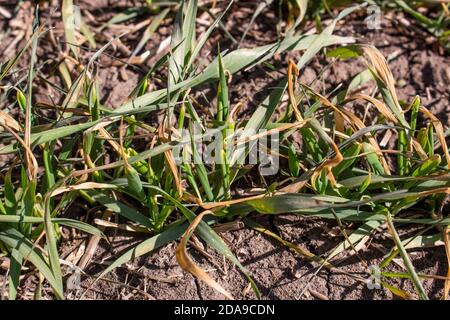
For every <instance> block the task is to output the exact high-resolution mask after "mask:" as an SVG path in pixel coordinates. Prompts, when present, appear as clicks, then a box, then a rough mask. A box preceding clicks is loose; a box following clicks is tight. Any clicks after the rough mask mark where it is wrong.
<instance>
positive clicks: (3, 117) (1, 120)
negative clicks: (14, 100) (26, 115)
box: [0, 110, 22, 132]
mask: <svg viewBox="0 0 450 320" xmlns="http://www.w3.org/2000/svg"><path fill="white" fill-rule="evenodd" d="M0 124H4V125H6V126H8V127H10V128H11V129H13V130H15V131H18V132H21V131H22V128H21V127H20V125H19V123H18V122H17V121H16V120H15V119H14V118H13V117H11V116H10V115H9V114H7V113H6V112H4V111H2V110H0Z"/></svg>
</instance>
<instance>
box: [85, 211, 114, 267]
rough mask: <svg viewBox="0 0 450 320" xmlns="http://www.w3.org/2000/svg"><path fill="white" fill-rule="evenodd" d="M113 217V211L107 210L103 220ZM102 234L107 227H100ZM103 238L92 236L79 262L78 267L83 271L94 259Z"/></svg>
mask: <svg viewBox="0 0 450 320" xmlns="http://www.w3.org/2000/svg"><path fill="white" fill-rule="evenodd" d="M111 215H112V211H110V210H108V209H107V210H105V211H104V212H103V216H102V219H109V217H110V216H111ZM98 229H99V230H100V231H101V232H104V231H105V227H103V226H100V227H99V228H98ZM100 240H101V238H100V237H99V236H95V235H93V236H91V238H90V239H89V242H88V245H87V248H86V251H85V252H84V254H83V256H82V257H81V259H80V261H79V262H78V267H80V269H81V270H85V269H86V267H87V265H88V264H89V262H90V261H91V259H92V257H93V256H94V254H95V251H96V250H97V247H98V244H99V242H100Z"/></svg>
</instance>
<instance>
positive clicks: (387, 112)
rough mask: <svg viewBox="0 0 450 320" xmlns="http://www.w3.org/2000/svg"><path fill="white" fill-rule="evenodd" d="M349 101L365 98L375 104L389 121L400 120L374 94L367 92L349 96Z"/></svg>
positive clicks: (395, 121)
mask: <svg viewBox="0 0 450 320" xmlns="http://www.w3.org/2000/svg"><path fill="white" fill-rule="evenodd" d="M348 100H349V101H354V100H365V101H367V102H369V103H371V104H372V105H374V106H375V108H377V110H378V111H379V112H380V113H381V114H382V115H383V116H384V117H385V118H386V119H387V120H389V121H391V122H393V123H395V124H397V123H398V121H397V119H396V118H395V116H394V115H393V114H392V112H391V111H390V110H389V108H388V107H387V106H386V105H385V104H384V103H383V102H381V101H380V100H378V99H375V98H374V97H372V96H369V95H367V94H362V93H361V94H356V95H354V96H352V97H350V98H348Z"/></svg>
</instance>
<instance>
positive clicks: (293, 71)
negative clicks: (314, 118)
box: [287, 59, 303, 121]
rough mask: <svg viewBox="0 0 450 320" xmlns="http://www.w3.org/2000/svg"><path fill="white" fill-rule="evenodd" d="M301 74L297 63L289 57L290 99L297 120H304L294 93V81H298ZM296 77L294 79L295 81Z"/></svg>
mask: <svg viewBox="0 0 450 320" xmlns="http://www.w3.org/2000/svg"><path fill="white" fill-rule="evenodd" d="M299 74H300V72H299V70H298V68H297V64H296V63H295V62H294V61H292V60H291V59H289V64H288V69H287V79H288V93H289V100H290V101H291V105H292V109H293V110H294V114H295V117H296V118H297V121H302V120H303V117H302V115H301V113H300V111H299V110H298V107H297V101H296V99H295V93H294V83H295V82H296V81H297V77H298V75H299ZM293 78H294V81H293Z"/></svg>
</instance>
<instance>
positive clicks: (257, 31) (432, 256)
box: [0, 0, 450, 299]
mask: <svg viewBox="0 0 450 320" xmlns="http://www.w3.org/2000/svg"><path fill="white" fill-rule="evenodd" d="M54 2H56V1H54ZM132 2H133V1H107V0H104V1H96V2H95V6H94V5H92V2H90V1H79V4H80V6H81V8H82V10H83V12H86V10H87V11H89V12H90V13H91V15H92V17H95V20H92V21H88V23H92V24H94V25H99V24H100V23H101V22H105V21H107V20H108V19H109V18H111V17H112V16H113V15H114V14H115V13H117V12H118V11H119V10H120V8H125V7H127V6H130V5H140V2H138V1H137V2H136V3H132ZM0 4H1V5H2V6H3V7H5V8H7V9H8V8H12V6H9V5H8V2H6V4H5V3H4V2H1V3H0ZM256 4H257V1H236V4H234V5H233V8H232V10H231V11H230V13H229V14H227V16H226V18H225V20H224V24H225V26H226V28H227V29H228V30H230V33H231V34H232V35H233V36H234V37H235V38H236V39H239V38H240V36H241V35H242V33H243V30H244V28H245V27H246V25H247V23H248V21H249V20H250V17H251V15H252V14H253V11H254V8H255V6H256ZM27 10H28V11H27ZM46 10H47V12H50V11H51V8H47V9H46ZM29 11H30V5H29V3H28V4H27V2H25V4H24V6H23V8H21V9H20V10H19V12H18V13H17V14H16V17H15V19H12V20H10V21H7V19H4V18H3V17H2V16H1V15H0V28H1V30H6V29H8V28H9V30H13V31H14V32H15V30H21V28H23V25H24V24H25V22H26V21H27V18H28V17H29ZM49 17H51V25H52V26H54V27H55V30H54V36H55V38H56V42H57V43H60V40H61V38H62V37H63V34H62V32H61V22H60V20H61V18H60V16H59V12H58V11H56V13H55V14H53V15H49V14H47V18H49ZM203 18H205V17H204V16H203ZM205 19H206V18H205ZM14 20H15V21H16V22H15V23H14ZM88 20H89V19H88ZM17 21H21V23H22V26H21V25H20V23H19V24H18V23H17ZM135 22H136V21H134V23H135ZM138 22H139V21H138ZM277 23H278V18H277V15H276V9H275V8H270V9H269V10H266V11H265V12H263V14H261V16H259V17H258V18H257V19H256V21H255V24H254V25H253V27H252V29H251V31H250V32H249V34H248V36H247V39H246V41H244V42H243V44H242V46H243V47H252V46H256V45H262V44H267V43H270V42H273V41H274V40H275V39H276V38H277V33H276V31H275V30H274V29H275V27H274V26H275V25H276V24H277ZM336 30H337V33H338V34H343V35H349V34H351V35H354V36H355V37H357V38H358V39H359V40H360V41H362V42H364V43H370V44H374V45H376V46H377V47H378V48H379V49H381V51H382V52H383V53H384V54H385V55H389V54H392V53H395V54H396V58H395V59H393V60H392V61H391V62H390V66H391V68H392V71H393V74H394V77H395V78H396V79H397V80H398V83H397V86H398V92H399V95H400V98H401V99H405V100H406V101H410V100H411V99H412V98H413V97H414V96H415V95H416V94H418V95H420V96H421V97H422V98H423V101H424V104H425V105H427V106H428V107H430V108H431V110H432V111H433V113H435V114H436V115H438V117H439V118H440V119H441V120H442V121H443V122H444V123H446V124H450V116H449V114H450V110H449V108H450V104H449V103H448V102H449V95H450V88H449V86H448V83H449V82H450V63H449V60H448V55H441V54H440V53H439V52H438V50H437V49H436V48H435V46H433V44H432V43H430V41H428V40H429V39H423V38H421V36H418V34H417V32H415V31H413V30H410V29H407V28H402V27H401V26H398V25H397V23H396V22H395V21H393V19H392V17H390V16H385V17H383V21H382V29H381V30H368V29H367V28H366V27H365V24H364V23H363V17H361V16H358V15H356V16H352V17H351V18H350V19H348V20H347V21H346V22H345V23H340V24H338V26H337V29H336ZM198 31H199V32H200V31H201V30H198ZM139 34H140V33H139V32H138V33H136V34H133V35H131V36H128V37H125V38H124V39H123V43H124V45H125V46H126V47H128V48H129V49H130V48H131V49H132V48H133V47H134V46H133V43H136V41H138V40H137V39H138V38H139ZM168 35H170V22H169V21H168V22H166V23H164V25H163V27H162V28H161V30H160V31H159V32H158V33H157V34H156V35H155V36H154V37H153V38H152V39H151V41H149V43H148V44H147V45H146V48H145V49H147V50H152V51H154V50H156V48H158V46H159V45H160V44H161V42H162V41H163V40H164V39H166V38H167V37H168ZM15 37H16V35H15V34H11V35H9V36H7V38H6V39H5V40H2V41H1V43H0V52H4V50H5V49H6V48H8V46H9V44H10V43H11V41H13V39H14V38H15ZM218 42H220V43H221V47H222V49H226V48H227V47H230V48H233V43H232V41H230V40H229V39H228V38H226V37H224V36H223V33H222V32H221V31H220V30H217V31H216V32H215V33H214V35H213V37H212V40H211V41H210V42H209V43H208V44H207V46H206V48H205V49H204V51H203V52H202V56H203V57H204V58H205V59H209V57H210V56H214V55H215V50H216V49H215V48H216V44H217V43H218ZM19 44H20V42H19ZM19 44H18V45H17V46H19ZM210 52H211V54H209V53H210ZM108 53H109V54H111V55H113V56H115V57H118V58H123V57H124V55H123V52H121V51H120V50H119V49H117V48H116V49H113V50H112V51H108ZM38 55H39V57H40V58H39V61H44V60H46V59H49V60H50V61H51V60H52V59H58V58H60V55H59V53H58V51H57V50H54V47H53V45H52V44H51V41H50V40H49V39H46V40H45V41H43V43H42V45H41V46H40V49H39V51H38ZM90 55H92V53H86V54H85V58H88V57H89V56H90ZM298 56H299V55H298V54H292V55H289V57H294V58H295V57H298ZM287 59H288V57H287V56H286V55H279V56H276V57H275V58H274V59H273V61H271V63H273V64H274V65H275V66H277V67H280V68H281V70H285V69H286V65H287V63H286V62H287ZM154 61H155V60H154V59H150V60H149V61H147V62H146V63H145V64H144V65H141V66H138V68H137V69H133V68H129V67H128V68H126V69H125V71H124V70H122V67H114V66H111V59H108V58H104V59H103V58H102V60H101V63H100V65H99V66H100V71H99V78H100V81H101V83H100V85H101V90H100V91H101V92H102V94H103V95H102V102H103V103H106V104H109V105H112V106H118V105H120V104H121V103H122V102H123V101H124V99H125V98H126V96H127V95H128V94H129V93H130V91H131V90H132V89H133V88H134V86H135V85H136V83H137V81H138V79H139V77H140V76H141V75H142V74H143V72H144V71H146V70H147V69H148V67H149V66H151V64H152V63H153V62H154ZM329 62H330V61H326V60H325V59H324V58H323V57H320V56H319V57H318V58H316V59H314V61H312V62H311V63H310V64H309V66H308V67H307V68H305V70H303V71H302V74H301V79H302V81H304V82H305V83H310V82H311V81H313V80H314V79H315V78H316V77H317V75H318V74H319V73H320V72H321V70H322V69H323V68H324V66H326V65H328V64H329ZM26 63H27V62H26V61H24V65H26ZM43 68H45V69H46V70H47V69H48V70H49V71H51V70H52V66H51V65H44V67H43ZM362 68H363V64H362V62H361V61H359V60H352V61H350V62H348V61H346V62H339V61H338V62H334V63H333V65H332V66H331V67H330V68H329V69H328V70H326V71H325V73H324V75H323V79H325V81H324V84H323V86H324V89H325V90H327V89H329V88H332V87H334V86H335V85H336V84H339V83H341V82H343V81H348V80H349V79H350V78H351V77H352V76H354V75H356V74H357V73H358V72H359V71H361V70H362ZM124 74H125V75H124ZM280 76H281V74H280V73H278V72H266V71H263V70H261V69H258V68H256V69H253V70H250V71H247V72H241V73H239V74H237V75H235V76H234V77H233V79H232V83H231V85H230V87H231V88H232V89H231V99H232V102H233V103H237V102H239V101H242V102H244V103H245V104H246V105H247V108H245V109H244V110H243V112H242V113H241V114H240V117H241V118H245V117H248V116H249V115H250V114H251V112H252V110H254V108H256V106H257V105H258V102H259V101H261V100H262V99H263V98H264V97H265V94H267V92H268V90H269V89H270V87H272V86H274V85H275V83H276V81H274V80H273V79H272V78H271V77H273V78H279V77H280ZM161 77H164V75H161ZM49 80H51V81H54V83H56V84H58V85H61V86H62V85H63V83H62V81H61V79H60V78H59V77H58V76H57V75H56V74H55V75H53V76H51V78H49ZM159 85H160V84H159V83H158V82H155V83H154V86H155V87H158V86H159ZM202 90H203V93H204V94H205V96H206V97H207V98H208V99H209V100H211V101H212V100H213V97H214V92H215V89H214V86H205V87H204V88H202ZM36 93H37V94H36V100H38V101H46V102H49V100H51V99H50V97H51V98H52V99H54V100H55V101H58V99H60V98H61V97H59V96H58V94H57V93H55V92H54V90H53V89H52V88H51V87H49V86H46V85H45V84H42V83H41V82H39V83H38V84H37V91H36ZM198 98H199V100H200V102H201V103H204V104H205V105H207V104H208V102H207V101H202V100H201V99H204V98H203V95H198ZM0 160H1V159H0ZM74 210H75V211H77V212H78V211H79V210H80V209H79V208H75V209H74ZM83 210H84V209H83ZM67 214H69V215H70V214H71V212H68V213H67ZM258 221H259V222H260V223H262V224H264V225H266V226H267V227H270V228H271V229H273V230H277V231H278V232H279V234H280V235H281V236H282V237H283V238H285V239H286V240H289V241H291V242H293V243H295V244H297V245H299V246H300V247H303V248H306V249H308V250H310V251H311V252H313V253H315V254H318V255H323V256H326V254H327V253H328V252H330V250H332V249H333V248H334V246H336V245H337V244H339V243H340V242H341V241H343V237H342V236H340V235H339V231H338V229H337V226H336V223H335V222H332V221H322V220H319V219H315V218H309V217H298V216H280V217H275V218H274V219H269V218H264V217H263V218H258ZM223 237H224V239H225V240H226V241H227V242H229V243H230V247H231V249H232V250H233V252H235V253H236V255H237V256H238V258H239V259H240V261H241V262H242V263H243V264H244V266H246V267H247V268H248V270H249V271H250V274H251V275H252V277H253V279H254V280H255V281H256V283H257V285H258V287H259V288H260V290H261V292H262V298H263V299H320V298H328V299H393V298H395V297H393V296H392V294H391V293H390V292H389V291H388V290H385V289H380V290H369V289H368V288H367V286H366V285H365V284H364V283H361V282H360V281H358V280H355V279H354V278H352V277H350V276H348V275H343V274H341V273H337V272H335V271H329V270H327V269H322V270H320V271H318V268H317V267H318V265H317V264H315V263H311V262H309V261H307V260H306V259H304V258H303V257H301V256H299V255H298V254H296V253H294V252H292V251H290V250H288V249H286V248H284V247H282V246H280V244H279V243H277V242H274V241H273V240H271V239H269V238H267V237H266V236H263V235H261V234H259V233H257V232H255V231H252V230H249V229H241V230H236V231H229V232H226V233H224V234H223ZM68 238H70V240H67V241H65V242H64V243H63V246H62V249H61V252H62V255H63V256H66V255H68V254H69V253H70V251H71V250H76V249H77V248H78V247H79V246H80V244H82V243H85V242H86V241H85V240H86V238H85V237H81V238H75V239H74V238H73V237H70V236H69V237H68ZM111 239H112V242H111V244H107V243H106V242H104V241H102V242H100V246H99V248H98V250H97V252H96V254H95V256H94V259H93V261H92V263H91V264H90V265H89V267H88V269H87V270H86V272H87V274H89V275H92V276H93V275H95V274H97V273H98V272H99V271H101V270H103V269H104V268H105V266H104V263H103V262H102V261H104V259H105V258H107V257H117V256H119V255H120V253H121V252H123V251H124V250H126V248H129V247H130V246H131V245H133V244H136V243H138V242H139V241H140V240H142V239H144V238H143V237H140V236H138V237H137V236H136V235H135V234H126V233H125V234H121V235H120V236H116V237H112V238H111ZM386 244H387V245H388V246H387V247H391V246H392V245H391V242H390V240H389V239H383V238H378V237H375V238H374V239H373V241H372V242H371V244H370V246H369V247H367V248H363V249H362V250H361V252H360V257H361V258H362V259H363V260H364V261H366V263H367V265H372V264H376V263H377V262H379V261H380V260H381V259H382V257H383V255H384V253H385V250H386V249H385V248H386ZM175 247H176V243H171V244H169V245H167V246H165V247H163V248H161V249H159V250H157V251H156V252H153V253H151V254H148V255H145V256H143V257H140V258H138V259H136V260H135V261H133V262H132V263H130V264H127V265H125V266H122V267H120V268H117V269H116V270H115V271H114V272H112V273H111V274H110V275H108V278H109V279H110V280H112V281H115V282H116V283H113V282H111V281H110V282H105V281H101V282H99V283H98V284H96V285H95V286H94V287H93V288H92V290H90V291H88V292H87V293H86V296H85V297H86V298H95V299H150V298H155V299H221V298H222V297H221V296H220V294H218V293H217V292H215V291H213V290H212V289H210V288H209V287H207V286H206V285H205V284H203V283H201V282H199V281H198V280H196V279H195V278H194V277H193V276H191V275H190V274H187V273H186V272H184V271H183V270H182V269H181V268H180V267H179V266H178V264H177V262H176V259H175V255H174V253H175ZM206 251H207V252H208V253H209V254H210V255H211V258H205V256H202V255H200V254H198V253H197V252H196V251H195V250H194V249H190V250H189V252H190V254H191V255H192V256H193V258H194V260H195V261H196V262H197V263H198V264H199V265H200V266H201V267H203V268H204V269H205V270H208V271H209V272H210V275H211V276H212V277H213V278H215V279H216V280H217V281H218V282H219V283H220V284H221V285H222V286H223V287H224V288H225V289H227V290H229V291H230V292H231V293H232V294H233V295H234V297H236V298H239V299H254V298H255V295H254V294H253V293H252V291H251V290H248V288H247V282H246V281H245V278H244V277H243V276H242V274H241V273H239V271H237V270H236V268H235V267H234V266H232V265H231V264H230V263H229V262H227V261H224V260H223V258H222V257H219V256H217V255H216V254H215V253H214V252H212V251H211V250H210V249H206ZM411 257H412V260H413V263H414V265H415V267H416V268H417V270H418V271H419V272H420V273H424V274H433V275H444V274H445V273H446V270H447V265H446V256H445V250H444V247H442V246H441V247H436V248H430V249H420V250H415V251H414V250H413V251H411ZM338 258H339V263H338V264H337V265H338V266H339V267H340V268H341V269H342V270H345V271H347V272H349V273H351V274H354V275H361V276H365V275H366V270H367V268H366V266H365V265H364V264H363V263H362V262H361V261H360V260H359V258H358V257H356V256H355V255H348V256H346V255H345V254H343V255H341V256H339V257H338ZM108 261H109V260H108ZM392 268H393V271H395V270H396V269H397V271H399V270H400V269H399V268H398V267H392ZM317 271H318V272H317ZM315 272H317V274H315ZM92 276H90V277H83V282H82V287H83V288H86V287H87V286H88V285H89V284H90V283H91V282H92ZM35 284H36V279H35V277H27V278H26V279H25V286H24V288H26V291H27V292H24V291H22V292H21V295H22V298H27V297H29V295H30V292H32V289H33V288H34V286H35ZM391 284H394V285H396V286H398V287H400V288H402V289H403V290H406V291H407V292H410V293H414V288H413V285H412V283H411V282H410V281H409V280H401V281H400V280H393V281H392V282H391ZM424 285H425V287H426V290H427V291H428V293H429V295H430V297H432V298H435V299H439V298H440V297H441V296H442V292H443V282H442V281H439V280H436V281H434V280H426V281H425V282H424ZM84 290H85V289H81V290H74V291H68V292H67V294H68V298H72V299H77V298H79V297H80V294H81V293H82V292H83V291H84Z"/></svg>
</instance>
